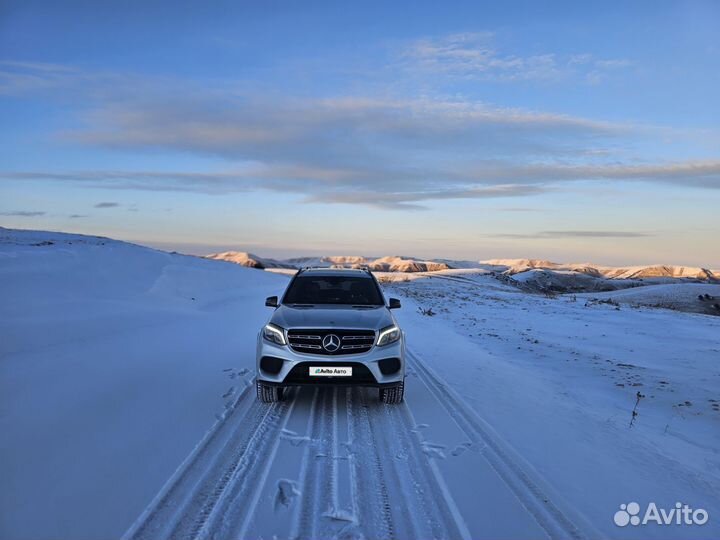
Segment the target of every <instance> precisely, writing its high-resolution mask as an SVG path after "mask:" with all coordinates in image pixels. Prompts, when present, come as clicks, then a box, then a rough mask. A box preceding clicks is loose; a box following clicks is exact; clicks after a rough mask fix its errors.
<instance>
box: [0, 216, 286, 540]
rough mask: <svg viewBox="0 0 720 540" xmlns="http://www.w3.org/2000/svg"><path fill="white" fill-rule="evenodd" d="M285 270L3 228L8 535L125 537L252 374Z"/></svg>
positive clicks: (1, 381) (1, 530) (2, 404)
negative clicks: (268, 303)
mask: <svg viewBox="0 0 720 540" xmlns="http://www.w3.org/2000/svg"><path fill="white" fill-rule="evenodd" d="M286 283H287V278H284V277H282V276H277V275H274V274H271V273H266V272H257V271H255V270H251V269H248V268H242V267H240V266H235V265H230V264H221V263H218V262H216V261H209V260H205V259H201V258H197V257H190V256H184V255H177V254H169V253H164V252H161V251H156V250H153V249H149V248H145V247H140V246H136V245H132V244H128V243H125V242H119V241H115V240H110V239H107V238H100V237H92V236H82V235H76V234H63V233H55V232H42V231H17V230H9V229H0V299H2V301H0V387H1V388H2V390H1V391H0V410H1V411H2V414H1V415H0V431H2V433H3V435H2V441H3V442H2V444H0V478H2V487H1V488H0V508H1V509H2V510H1V511H0V514H1V516H0V537H2V538H3V539H6V538H35V539H43V538H48V539H49V538H72V539H96V538H119V537H120V536H121V535H122V533H123V532H124V531H125V529H127V527H128V526H129V524H130V523H131V522H132V521H133V520H134V519H135V518H136V517H137V516H138V515H139V514H140V513H141V512H142V510H143V509H144V508H145V506H146V505H147V503H148V502H149V501H150V500H151V499H152V497H153V496H154V495H155V494H156V493H157V492H158V491H159V490H160V488H161V487H162V485H163V484H164V483H165V481H166V480H167V478H168V477H169V476H170V475H171V474H172V473H173V471H174V470H175V469H176V468H177V467H178V465H179V464H180V463H181V462H182V461H183V459H185V457H186V456H187V455H188V454H189V453H190V451H191V450H192V449H193V447H194V446H195V445H196V444H197V441H198V440H200V439H201V437H202V436H203V434H204V433H205V432H206V431H207V429H208V427H209V426H210V425H212V423H213V422H214V421H215V417H216V415H219V414H221V413H222V412H223V411H224V410H225V406H226V403H227V402H229V400H231V399H232V397H233V396H234V395H235V394H236V393H237V392H238V391H239V390H240V389H241V388H243V387H244V385H245V384H248V382H249V380H250V379H251V377H252V373H251V372H250V368H251V367H252V365H253V363H254V340H255V336H256V333H257V330H258V328H260V327H261V325H262V324H263V323H264V321H265V318H266V317H267V308H265V307H264V302H263V300H264V298H265V297H266V296H269V295H272V294H279V293H281V292H282V290H283V288H284V287H285V285H286ZM238 366H240V367H238ZM243 369H245V371H244V372H243V371H242V370H243ZM223 396H225V397H223Z"/></svg>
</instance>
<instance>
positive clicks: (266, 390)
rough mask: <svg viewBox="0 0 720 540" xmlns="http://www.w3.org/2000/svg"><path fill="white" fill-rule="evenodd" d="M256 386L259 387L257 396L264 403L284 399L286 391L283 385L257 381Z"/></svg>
mask: <svg viewBox="0 0 720 540" xmlns="http://www.w3.org/2000/svg"><path fill="white" fill-rule="evenodd" d="M255 387H256V388H257V397H258V399H259V400H260V401H262V402H263V403H277V402H278V401H282V400H283V397H284V394H285V392H284V391H283V390H284V388H283V387H282V386H272V385H269V384H264V383H261V382H260V381H256V382H255Z"/></svg>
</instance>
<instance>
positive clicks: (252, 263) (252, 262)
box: [205, 251, 297, 270]
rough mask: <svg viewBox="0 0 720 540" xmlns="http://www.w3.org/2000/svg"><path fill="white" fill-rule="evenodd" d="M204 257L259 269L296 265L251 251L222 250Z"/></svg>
mask: <svg viewBox="0 0 720 540" xmlns="http://www.w3.org/2000/svg"><path fill="white" fill-rule="evenodd" d="M205 258H206V259H214V260H218V261H227V262H231V263H235V264H239V265H241V266H247V267H249V268H258V269H260V270H263V269H265V268H290V269H296V268H297V266H295V265H293V264H290V263H287V262H282V261H276V260H275V259H267V258H263V257H258V256H257V255H253V254H252V253H247V252H244V251H224V252H222V253H213V254H212V255H206V256H205Z"/></svg>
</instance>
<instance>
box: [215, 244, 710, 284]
mask: <svg viewBox="0 0 720 540" xmlns="http://www.w3.org/2000/svg"><path fill="white" fill-rule="evenodd" d="M206 258H208V259H216V260H222V261H228V262H233V263H236V264H240V265H242V266H249V267H252V268H260V269H265V268H269V269H273V268H284V269H291V270H293V269H299V268H302V267H306V266H316V267H328V268H332V267H351V268H360V267H367V268H369V269H370V270H372V271H375V272H411V273H413V272H437V271H442V270H452V269H472V268H477V269H478V270H485V271H489V272H497V273H501V274H504V275H506V276H512V277H513V279H517V280H518V281H526V280H528V279H532V278H537V277H538V275H539V274H544V275H549V274H553V275H567V276H577V277H578V278H582V276H586V277H588V278H597V279H613V280H641V279H695V280H703V281H716V280H720V271H713V270H708V269H707V268H700V267H692V266H670V265H646V266H621V267H615V266H602V265H596V264H591V263H556V262H552V261H547V260H541V259H489V260H483V261H455V260H449V259H430V260H427V259H422V258H417V257H409V256H399V255H397V256H387V257H365V256H361V255H351V256H326V257H295V258H291V259H271V258H266V257H259V256H257V255H254V254H252V253H246V252H242V251H226V252H223V253H214V254H212V255H206ZM541 271H542V272H541ZM521 274H525V275H521Z"/></svg>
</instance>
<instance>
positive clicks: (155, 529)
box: [123, 384, 293, 540]
mask: <svg viewBox="0 0 720 540" xmlns="http://www.w3.org/2000/svg"><path fill="white" fill-rule="evenodd" d="M253 388H254V387H253V385H252V384H250V385H248V386H246V387H245V388H244V389H243V391H242V392H241V393H240V395H239V396H238V398H237V399H236V401H235V403H234V405H233V406H232V407H231V408H230V409H228V410H227V411H226V412H225V414H224V416H223V417H222V418H221V419H220V420H219V421H218V422H216V423H215V425H214V426H213V427H212V428H211V430H210V431H209V432H208V433H207V434H206V435H205V437H204V438H203V439H202V440H201V442H200V443H199V444H198V445H197V446H196V447H195V449H194V450H193V451H192V452H191V453H190V455H189V456H188V457H187V458H186V460H185V461H184V462H183V464H182V465H181V466H180V467H179V468H178V470H177V471H176V472H175V473H174V474H173V475H172V476H171V477H170V479H169V480H168V482H166V484H165V486H164V487H163V488H162V489H161V491H160V493H158V495H157V496H156V497H155V499H153V501H152V502H151V503H150V506H149V507H148V508H147V509H146V510H145V511H144V512H143V513H142V514H141V515H140V517H139V518H138V519H137V520H136V522H135V523H134V524H133V525H132V526H131V527H130V529H128V531H127V532H126V533H125V534H124V535H123V540H136V539H137V540H140V539H153V540H155V539H175V538H199V537H203V536H206V534H207V533H208V532H209V530H208V521H209V520H211V519H212V518H217V517H218V516H217V512H216V511H217V508H218V506H224V505H222V503H223V501H224V500H225V499H226V490H227V489H228V487H229V486H232V485H233V484H234V483H236V482H237V481H238V478H240V477H241V476H242V473H243V472H245V471H247V470H248V469H249V468H252V467H251V465H254V466H255V467H256V468H261V466H262V463H258V458H259V459H265V460H266V461H267V460H269V459H270V458H271V454H270V452H264V451H263V450H265V448H264V447H265V446H267V443H272V442H273V441H275V442H276V441H277V439H278V438H279V431H280V429H281V427H280V420H281V419H282V418H283V417H284V418H285V419H287V417H288V415H287V412H288V410H289V409H290V408H291V407H292V401H286V402H282V403H279V404H275V405H273V406H271V407H268V406H266V405H263V404H261V403H259V402H257V401H256V400H255V396H254V392H252V389H253ZM292 395H293V393H291V396H292ZM273 434H275V436H274V437H273V436H272V435H273ZM240 480H241V481H244V480H245V479H244V478H240ZM244 510H245V512H244V513H245V514H247V513H249V512H250V511H251V509H244Z"/></svg>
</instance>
